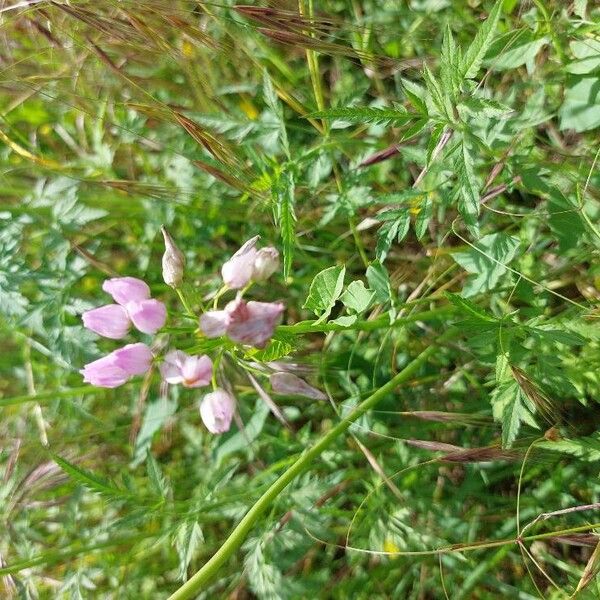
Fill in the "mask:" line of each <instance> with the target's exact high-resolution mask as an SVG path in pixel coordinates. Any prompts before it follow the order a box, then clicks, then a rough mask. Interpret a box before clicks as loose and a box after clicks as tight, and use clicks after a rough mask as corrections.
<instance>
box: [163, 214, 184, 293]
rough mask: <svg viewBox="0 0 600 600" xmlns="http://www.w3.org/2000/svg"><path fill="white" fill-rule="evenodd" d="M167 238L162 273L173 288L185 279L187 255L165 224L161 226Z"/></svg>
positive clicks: (164, 236)
mask: <svg viewBox="0 0 600 600" xmlns="http://www.w3.org/2000/svg"><path fill="white" fill-rule="evenodd" d="M160 230H161V232H162V234H163V238H164V239H165V253H164V254H163V257H162V275H163V279H164V281H165V283H166V284H167V285H170V286H171V287H172V288H176V287H179V286H180V285H181V282H182V281H183V269H184V267H185V257H184V256H183V253H182V252H181V250H180V249H179V248H178V247H177V246H176V245H175V242H174V241H173V238H172V237H171V236H170V235H169V232H168V231H167V230H166V229H165V227H164V225H163V226H162V227H161V228H160Z"/></svg>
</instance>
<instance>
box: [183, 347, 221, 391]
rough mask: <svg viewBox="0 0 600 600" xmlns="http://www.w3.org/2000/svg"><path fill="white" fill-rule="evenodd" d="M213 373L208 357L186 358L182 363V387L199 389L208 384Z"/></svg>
mask: <svg viewBox="0 0 600 600" xmlns="http://www.w3.org/2000/svg"><path fill="white" fill-rule="evenodd" d="M212 373H213V363H212V360H211V359H210V357H208V356H206V355H203V356H188V357H186V359H185V362H184V363H183V368H182V369H181V374H182V375H183V385H184V387H188V388H196V387H201V386H203V385H208V384H209V383H210V380H211V377H212Z"/></svg>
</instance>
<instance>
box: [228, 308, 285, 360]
mask: <svg viewBox="0 0 600 600" xmlns="http://www.w3.org/2000/svg"><path fill="white" fill-rule="evenodd" d="M242 308H243V310H242ZM283 309H284V306H283V304H282V303H281V302H254V301H251V302H248V303H247V304H245V305H244V306H243V307H242V306H239V307H237V308H236V310H235V311H234V312H232V313H231V323H230V325H229V327H228V328H227V335H228V336H229V337H230V338H231V339H232V340H234V341H235V342H241V343H242V344H250V345H252V346H255V347H256V348H264V347H265V346H266V344H267V342H268V341H269V340H270V339H271V337H272V336H273V331H274V330H275V327H276V325H277V323H278V322H279V318H280V317H281V314H282V313H283Z"/></svg>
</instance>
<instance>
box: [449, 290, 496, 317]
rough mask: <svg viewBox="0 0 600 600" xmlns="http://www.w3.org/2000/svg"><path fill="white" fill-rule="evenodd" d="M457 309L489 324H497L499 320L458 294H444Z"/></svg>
mask: <svg viewBox="0 0 600 600" xmlns="http://www.w3.org/2000/svg"><path fill="white" fill-rule="evenodd" d="M444 295H445V296H446V298H448V300H450V302H452V304H454V306H456V308H458V309H460V310H461V311H462V312H464V313H466V314H468V315H470V316H471V317H474V318H476V319H478V320H480V321H485V322H487V323H497V322H498V319H496V318H495V317H494V316H493V315H490V314H489V313H487V312H486V311H485V310H483V309H482V308H479V307H478V306H477V305H476V304H475V303H473V302H471V300H468V299H467V298H463V297H462V296H459V295H458V294H453V293H452V292H445V294H444Z"/></svg>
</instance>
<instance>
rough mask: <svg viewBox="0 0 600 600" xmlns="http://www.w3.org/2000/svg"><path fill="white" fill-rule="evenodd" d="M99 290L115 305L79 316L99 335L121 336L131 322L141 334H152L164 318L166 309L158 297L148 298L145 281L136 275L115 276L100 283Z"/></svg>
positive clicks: (165, 317)
mask: <svg viewBox="0 0 600 600" xmlns="http://www.w3.org/2000/svg"><path fill="white" fill-rule="evenodd" d="M102 289H103V290H104V291H105V292H107V293H108V294H110V295H111V296H112V297H113V300H114V301H115V302H116V304H106V305H105V306H101V307H100V308H94V309H93V310H88V311H86V312H84V313H83V315H81V318H82V319H83V324H84V325H85V326H86V327H87V328H88V329H91V330H92V331H93V332H95V333H97V334H98V335H101V336H102V337H106V338H110V339H113V340H120V339H122V338H124V337H125V336H126V335H127V333H128V332H129V328H130V327H131V324H132V323H133V325H134V326H135V327H136V329H138V330H139V331H141V332H142V333H150V334H155V333H156V332H157V331H158V330H159V329H160V328H161V327H162V326H163V325H164V324H165V321H166V320H167V309H166V308H165V305H164V304H163V303H162V302H160V301H159V300H153V299H152V298H150V288H149V287H148V285H147V284H146V282H145V281H142V280H141V279H136V278H135V277H114V278H113V279H107V280H106V281H105V282H104V283H103V284H102Z"/></svg>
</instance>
